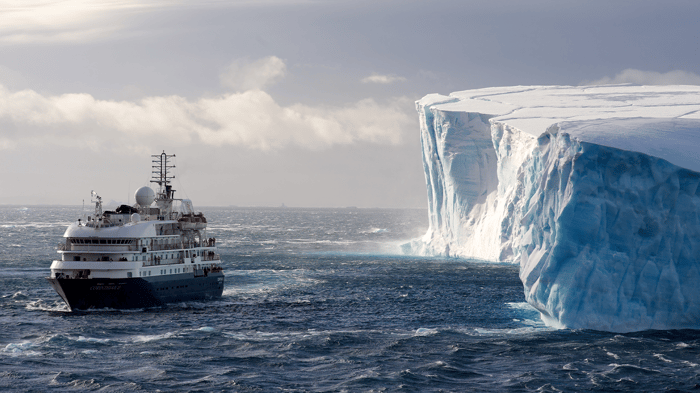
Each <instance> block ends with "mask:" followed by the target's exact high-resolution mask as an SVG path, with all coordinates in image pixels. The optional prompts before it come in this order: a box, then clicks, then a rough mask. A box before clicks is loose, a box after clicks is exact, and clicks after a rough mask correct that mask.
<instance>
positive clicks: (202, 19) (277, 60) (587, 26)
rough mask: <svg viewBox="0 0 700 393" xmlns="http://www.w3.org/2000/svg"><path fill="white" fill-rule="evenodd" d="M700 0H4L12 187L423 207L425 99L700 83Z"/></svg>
mask: <svg viewBox="0 0 700 393" xmlns="http://www.w3.org/2000/svg"><path fill="white" fill-rule="evenodd" d="M698 19H700V2H698V1H695V0H692V1H691V0H689V1H677V0H669V1H664V2H660V1H645V0H633V1H632V0H630V1H627V0H614V1H610V0H605V1H599V0H590V1H567V0H531V1H522V0H493V1H488V2H485V1H470V0H459V1H443V0H431V1H413V0H401V1H399V0H396V1H392V0H387V1H383V0H374V1H365V0H352V1H350V0H325V1H313V0H306V1H296V0H257V1H248V0H241V1H236V0H233V1H215V0H209V1H196V2H195V1H172V0H171V1H158V0H154V1H136V0H90V1H88V0H66V1H60V0H22V1H19V0H9V1H7V0H0V204H13V205H35V204H62V205H80V204H82V203H83V201H86V202H89V200H90V193H91V191H93V190H94V191H95V192H97V193H98V194H99V195H100V196H102V198H103V199H104V200H105V201H118V202H122V203H134V197H133V194H134V191H135V190H136V189H138V188H139V187H141V186H144V185H149V179H150V176H151V155H152V154H160V153H161V152H162V151H165V152H166V153H168V154H175V155H176V157H175V159H174V164H175V165H176V169H175V175H176V178H175V180H174V182H173V185H174V188H175V189H176V190H177V191H176V197H181V198H189V199H192V200H193V202H194V204H195V207H197V206H281V205H282V204H284V205H286V206H290V207H347V206H357V207H386V208H426V206H427V194H426V187H425V176H424V172H423V164H422V159H421V149H420V130H419V125H418V115H417V113H416V111H415V101H416V100H418V99H420V98H421V97H422V96H424V95H426V94H429V93H440V94H449V93H451V92H454V91H460V90H467V89H475V88H483V87H491V86H511V85H574V86H575V85H581V84H609V83H635V84H694V85H698V84H700V76H699V75H700V52H699V49H700V48H699V47H700V29H698V28H697V20H698Z"/></svg>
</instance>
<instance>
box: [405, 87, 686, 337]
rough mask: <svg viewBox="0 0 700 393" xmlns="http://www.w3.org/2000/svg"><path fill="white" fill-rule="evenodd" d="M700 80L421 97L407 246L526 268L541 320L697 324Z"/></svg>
mask: <svg viewBox="0 0 700 393" xmlns="http://www.w3.org/2000/svg"><path fill="white" fill-rule="evenodd" d="M698 93H700V88H698V87H696V86H664V87H645V86H598V87H585V88H584V87H566V86H564V87H561V86H547V87H542V86H534V87H522V86H519V87H504V88H491V89H480V90H471V91H466V92H458V93H453V94H451V95H450V96H439V95H430V96H426V98H424V99H422V100H420V101H418V102H417V105H416V107H417V109H418V112H419V116H420V123H421V140H422V144H423V162H424V170H425V173H426V183H427V185H428V202H429V212H430V229H429V230H428V232H427V233H426V235H425V236H424V237H423V238H422V239H416V240H415V241H413V242H412V243H410V244H407V245H406V246H405V249H406V250H407V251H409V252H417V253H423V254H433V255H450V256H459V257H470V258H479V259H487V260H497V261H511V262H515V263H520V266H521V279H522V281H523V284H524V289H525V294H526V298H527V300H528V302H529V303H530V304H532V305H533V306H535V307H536V308H537V309H538V310H540V312H541V313H542V314H543V319H545V320H546V321H547V320H548V321H550V322H553V323H555V324H557V325H562V326H567V327H572V328H591V329H599V330H609V331H631V330H644V329H668V328H697V327H699V326H698V325H699V324H700V323H699V322H698V321H700V291H697V290H696V288H698V287H700V273H699V272H698V271H699V269H698V262H697V261H700V243H699V242H700V240H699V239H700V236H698V235H700V221H699V220H698V211H699V208H700V199H699V196H698V183H700V174H698V171H700V158H699V157H700V155H698V154H696V153H695V150H696V147H698V146H700V143H699V142H700V139H699V138H700V116H699V115H698V110H699V109H700V94H698Z"/></svg>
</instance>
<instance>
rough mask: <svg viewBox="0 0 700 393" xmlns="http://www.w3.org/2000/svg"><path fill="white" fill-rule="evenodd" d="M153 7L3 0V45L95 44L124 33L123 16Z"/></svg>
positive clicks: (104, 0) (87, 0) (133, 0)
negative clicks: (114, 33)
mask: <svg viewBox="0 0 700 393" xmlns="http://www.w3.org/2000/svg"><path fill="white" fill-rule="evenodd" d="M153 7H154V4H142V3H141V2H140V1H137V0H61V1H50V0H2V1H0V42H2V43H11V44H18V43H29V42H62V41H72V42H76V41H88V40H94V39H96V38H101V37H105V36H108V35H110V34H112V33H113V32H115V31H117V30H120V29H122V28H123V27H124V26H123V25H122V24H121V22H120V20H121V18H120V15H125V14H126V12H134V11H139V10H146V9H151V8H153ZM120 12H124V14H120Z"/></svg>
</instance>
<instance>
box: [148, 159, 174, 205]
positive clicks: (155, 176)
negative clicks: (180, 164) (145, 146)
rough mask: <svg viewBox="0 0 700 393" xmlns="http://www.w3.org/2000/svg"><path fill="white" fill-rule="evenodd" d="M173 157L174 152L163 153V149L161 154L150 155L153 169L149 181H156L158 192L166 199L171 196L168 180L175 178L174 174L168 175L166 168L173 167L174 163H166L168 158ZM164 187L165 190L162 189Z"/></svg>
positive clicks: (171, 191) (171, 190)
mask: <svg viewBox="0 0 700 393" xmlns="http://www.w3.org/2000/svg"><path fill="white" fill-rule="evenodd" d="M173 157H175V154H165V150H163V153H161V154H155V155H151V158H152V162H153V165H152V166H151V167H152V168H153V170H152V171H151V174H152V175H151V176H152V177H151V183H158V186H160V190H159V192H158V194H164V195H163V197H165V198H166V199H172V198H173V192H174V191H175V190H173V189H172V186H171V185H170V180H171V179H174V178H175V175H169V174H168V170H169V169H172V168H175V165H168V159H170V158H173ZM163 189H165V190H163Z"/></svg>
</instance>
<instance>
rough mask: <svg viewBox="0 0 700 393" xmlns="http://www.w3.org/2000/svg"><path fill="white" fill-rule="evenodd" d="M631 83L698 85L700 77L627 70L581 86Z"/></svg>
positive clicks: (681, 73) (692, 74) (688, 74)
mask: <svg viewBox="0 0 700 393" xmlns="http://www.w3.org/2000/svg"><path fill="white" fill-rule="evenodd" d="M621 83H633V84H637V85H700V76H698V75H697V74H694V73H692V72H687V71H681V70H675V71H669V72H666V73H663V74H662V73H660V72H654V71H641V70H635V69H632V68H628V69H626V70H624V71H622V72H620V73H619V74H617V75H615V76H614V77H612V78H610V77H607V76H606V77H604V78H602V79H598V80H596V81H592V82H583V83H581V84H582V85H614V84H621Z"/></svg>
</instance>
